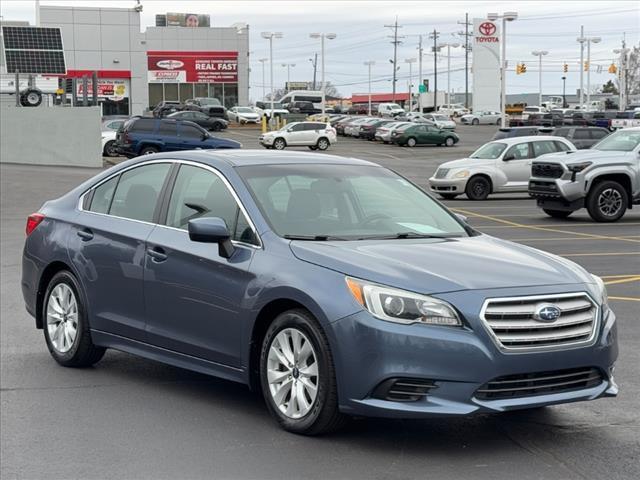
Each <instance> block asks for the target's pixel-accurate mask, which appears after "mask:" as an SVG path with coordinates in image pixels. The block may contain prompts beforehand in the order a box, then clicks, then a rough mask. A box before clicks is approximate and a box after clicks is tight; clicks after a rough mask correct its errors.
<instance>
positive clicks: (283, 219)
mask: <svg viewBox="0 0 640 480" xmlns="http://www.w3.org/2000/svg"><path fill="white" fill-rule="evenodd" d="M236 171H238V172H239V173H240V175H241V176H242V178H243V180H244V181H245V183H246V185H247V186H248V188H249V190H250V191H251V193H252V195H253V197H254V199H255V201H256V203H257V205H258V207H259V208H260V210H261V211H262V213H263V215H264V216H265V218H266V219H267V220H268V222H269V223H270V225H271V226H272V228H273V230H274V231H275V233H277V234H278V235H280V236H282V237H296V236H297V237H305V238H315V237H318V236H320V237H338V238H339V239H343V240H355V239H359V238H375V237H384V238H387V237H389V238H395V237H397V236H438V237H440V236H466V235H467V233H466V231H465V229H464V227H463V226H462V225H461V224H460V223H459V222H458V221H457V220H456V219H455V218H454V217H453V216H452V215H451V214H450V213H449V212H447V210H446V209H445V208H443V207H442V206H440V205H439V204H438V203H436V202H435V201H434V200H433V199H432V198H431V197H430V196H428V195H427V194H426V193H424V192H423V191H422V190H420V189H419V188H417V187H416V186H414V185H412V184H411V183H410V182H408V181H407V180H405V179H404V178H402V177H400V176H398V175H397V174H395V173H393V172H391V171H389V170H387V169H384V168H380V167H370V166H356V165H322V164H316V165H308V164H302V165H264V166H263V165H261V166H245V167H237V168H236Z"/></svg>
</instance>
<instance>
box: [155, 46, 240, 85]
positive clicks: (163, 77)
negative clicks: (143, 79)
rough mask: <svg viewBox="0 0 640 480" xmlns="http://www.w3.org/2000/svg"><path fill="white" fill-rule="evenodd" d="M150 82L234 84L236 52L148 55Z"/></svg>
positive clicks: (235, 79)
mask: <svg viewBox="0 0 640 480" xmlns="http://www.w3.org/2000/svg"><path fill="white" fill-rule="evenodd" d="M147 68H148V71H149V82H152V83H163V82H181V83H182V82H189V83H234V82H237V81H238V52H160V51H149V52H147Z"/></svg>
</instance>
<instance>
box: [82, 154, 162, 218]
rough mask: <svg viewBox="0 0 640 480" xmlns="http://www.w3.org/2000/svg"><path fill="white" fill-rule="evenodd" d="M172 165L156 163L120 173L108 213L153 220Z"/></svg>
mask: <svg viewBox="0 0 640 480" xmlns="http://www.w3.org/2000/svg"><path fill="white" fill-rule="evenodd" d="M170 166H171V165H170V164H169V163H154V164H151V165H143V166H142V167H136V168H132V169H131V170H127V171H126V172H124V173H123V174H122V175H120V181H119V182H118V186H117V188H116V191H115V194H114V196H113V201H112V202H111V208H110V209H109V212H108V213H109V214H110V215H115V216H116V217H122V218H130V219H132V220H141V221H144V222H152V221H153V212H154V211H155V209H156V202H157V201H158V196H159V195H160V190H161V189H162V185H163V184H164V180H165V177H166V176H167V172H169V168H170ZM92 203H93V202H92ZM92 206H93V205H92Z"/></svg>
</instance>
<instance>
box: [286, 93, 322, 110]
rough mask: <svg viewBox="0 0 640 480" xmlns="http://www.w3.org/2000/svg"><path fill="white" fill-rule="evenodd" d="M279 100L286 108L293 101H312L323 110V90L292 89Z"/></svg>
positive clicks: (315, 106) (317, 107) (318, 108)
mask: <svg viewBox="0 0 640 480" xmlns="http://www.w3.org/2000/svg"><path fill="white" fill-rule="evenodd" d="M279 102H280V103H281V104H282V106H283V107H284V108H287V106H288V105H290V104H292V103H293V102H311V103H313V107H314V108H315V109H317V110H322V91H321V90H292V91H291V92H289V93H287V94H286V95H285V96H284V97H282V98H281V99H280V100H279Z"/></svg>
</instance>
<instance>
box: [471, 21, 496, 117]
mask: <svg viewBox="0 0 640 480" xmlns="http://www.w3.org/2000/svg"><path fill="white" fill-rule="evenodd" d="M473 38H474V42H475V45H474V46H473V51H472V52H473V67H472V69H471V71H472V74H473V110H474V111H476V112H477V111H480V110H489V111H498V112H499V111H500V24H499V23H496V22H493V21H491V20H487V19H486V18H476V19H474V20H473Z"/></svg>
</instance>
